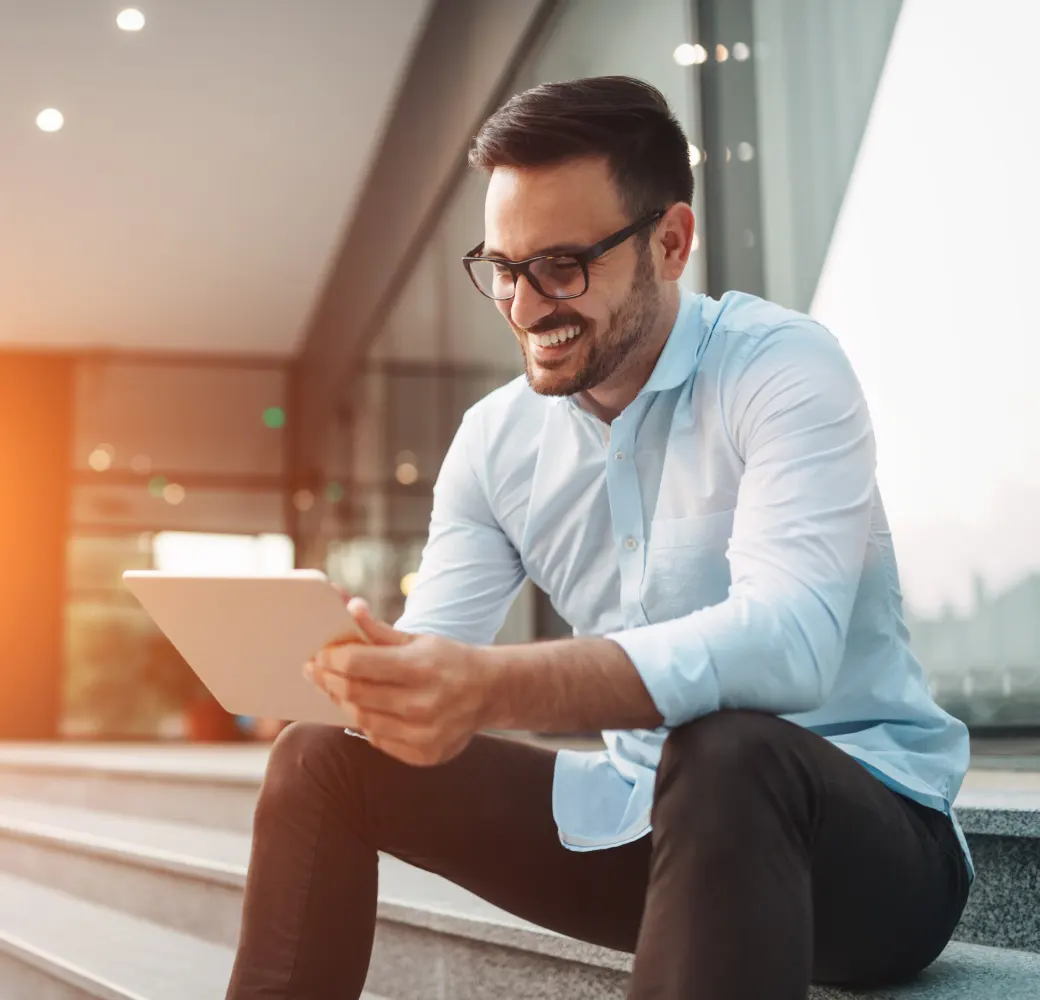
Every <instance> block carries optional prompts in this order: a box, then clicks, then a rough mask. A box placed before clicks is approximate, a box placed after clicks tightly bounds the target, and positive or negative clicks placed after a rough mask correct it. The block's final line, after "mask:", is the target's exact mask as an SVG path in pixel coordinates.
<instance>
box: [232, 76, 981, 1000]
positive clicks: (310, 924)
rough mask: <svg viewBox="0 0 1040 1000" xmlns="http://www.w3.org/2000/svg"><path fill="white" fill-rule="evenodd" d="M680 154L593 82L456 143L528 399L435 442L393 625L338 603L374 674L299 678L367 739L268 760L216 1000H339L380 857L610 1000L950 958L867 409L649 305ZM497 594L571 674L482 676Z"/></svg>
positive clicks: (669, 248) (917, 681)
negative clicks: (579, 969)
mask: <svg viewBox="0 0 1040 1000" xmlns="http://www.w3.org/2000/svg"><path fill="white" fill-rule="evenodd" d="M687 149H688V147H687V142H686V138H685V136H684V135H683V132H682V129H681V128H680V126H679V124H678V123H677V122H676V120H675V118H674V117H673V116H672V115H671V113H670V111H669V109H668V107H667V104H666V103H665V101H664V99H663V97H662V96H661V95H660V93H658V92H657V91H656V90H655V89H654V88H652V87H650V86H649V85H647V84H645V83H641V82H639V81H637V80H632V79H628V78H622V77H605V78H596V79H589V80H579V81H575V82H572V83H564V84H547V85H543V86H540V87H536V88H534V89H533V90H530V91H527V92H526V93H523V94H520V95H518V96H516V97H514V98H512V99H511V100H510V101H509V102H508V103H507V104H506V105H505V106H503V107H502V108H501V109H500V110H499V111H497V112H496V113H495V114H494V115H492V116H491V118H490V119H489V120H488V121H487V122H486V123H485V124H484V125H483V127H482V128H481V131H480V133H479V134H478V135H477V137H476V139H475V141H474V144H473V148H472V151H471V156H470V159H471V162H472V163H473V164H474V165H475V166H476V167H479V168H481V169H483V170H485V171H487V172H488V173H489V174H490V183H489V186H488V192H487V202H486V211H485V226H484V229H485V232H484V241H483V242H482V243H481V244H479V245H478V246H477V247H476V248H474V249H473V250H472V251H471V252H470V253H469V254H467V255H466V257H465V258H464V261H463V263H464V266H465V267H466V269H467V271H468V272H469V275H470V278H471V280H472V283H473V285H474V286H475V291H474V294H477V293H480V294H483V295H484V296H485V297H486V298H487V299H488V300H489V313H490V302H494V304H495V305H496V306H497V308H498V311H499V312H500V314H501V316H502V318H503V319H504V320H505V321H506V323H507V324H508V326H509V328H510V329H511V331H512V333H513V335H514V336H515V337H516V338H517V340H518V341H519V343H520V346H521V348H522V350H523V353H524V358H525V365H526V376H525V377H521V378H519V379H517V380H516V381H514V382H511V383H510V384H508V385H506V386H504V387H502V388H501V389H498V390H496V391H495V392H493V393H491V394H490V395H489V396H488V397H486V398H485V399H484V400H482V401H481V402H480V403H478V404H477V405H476V406H474V407H473V408H472V409H471V410H470V411H469V412H468V413H467V414H466V416H465V417H464V419H463V421H462V425H461V426H460V428H459V430H458V433H457V435H456V437H455V440H454V442H453V444H452V446H451V449H450V450H449V453H448V455H447V456H446V458H445V460H444V464H443V467H442V469H441V472H440V476H439V478H438V481H437V486H436V489H435V495H434V509H433V515H432V519H431V524H430V536H429V541H428V544H427V546H426V548H425V550H424V553H423V558H422V564H421V566H420V569H419V573H418V580H417V583H416V585H415V586H414V587H413V589H412V591H411V593H410V595H409V598H408V602H407V605H406V608H405V612H404V615H403V617H402V618H401V620H400V621H399V622H397V623H396V626H394V627H391V626H390V625H389V624H387V623H385V622H380V621H377V620H375V619H373V617H372V615H371V614H370V612H369V610H368V608H367V606H366V605H365V604H364V602H362V601H359V600H356V599H355V600H354V601H352V602H351V608H352V610H353V611H354V613H355V615H356V617H357V618H358V620H359V622H360V624H361V626H362V627H363V629H364V630H365V631H366V632H367V633H368V636H369V637H370V639H371V640H372V644H371V645H351V646H338V647H335V648H330V649H326V650H323V651H322V652H321V654H320V655H319V656H318V657H317V658H316V660H315V662H313V663H311V664H309V665H308V666H307V670H308V673H309V674H310V676H311V677H312V678H313V679H314V680H315V682H316V683H318V684H319V685H320V686H321V687H322V688H324V689H325V690H326V691H327V692H328V693H329V695H330V697H333V698H335V699H336V700H338V701H340V702H343V703H349V706H350V707H351V708H352V709H353V710H355V711H356V712H357V725H358V728H359V729H360V730H361V732H362V733H363V734H364V736H365V737H366V738H365V739H358V738H356V737H355V736H351V735H345V734H344V733H343V732H342V731H341V730H339V729H336V728H333V727H322V726H314V725H300V724H297V725H293V726H291V727H290V728H289V729H287V730H286V731H285V732H284V733H283V734H282V735H281V736H280V737H279V739H278V741H277V742H276V744H275V746H274V748H273V750H272V754H271V759H270V763H269V765H268V771H267V776H266V779H265V782H264V786H263V790H262V792H261V795H260V800H259V804H258V807H257V812H256V823H255V829H254V842H253V854H252V860H251V863H250V870H249V878H248V884H247V888H246V896H245V906H244V919H243V927H242V936H241V941H240V946H239V953H238V957H237V961H236V965H235V970H234V973H233V976H232V981H231V986H230V988H229V993H228V996H229V997H231V998H234V1000H245V998H260V997H274V996H278V997H286V998H289V997H292V998H301V1000H302V998H308V1000H323V998H328V1000H333V998H336V1000H344V998H356V997H358V996H359V995H360V993H361V991H362V987H363V984H364V981H365V975H366V970H367V967H368V962H369V957H370V952H371V946H372V938H373V932H374V926H375V912H376V890H377V852H379V851H383V852H386V853H389V854H392V855H395V856H396V857H398V858H401V859H403V860H405V861H408V862H411V863H412V864H415V865H418V866H420V867H422V868H426V869H428V870H429V871H432V872H436V873H438V874H440V875H443V876H445V877H447V878H449V879H451V880H453V881H455V882H457V883H458V884H460V885H462V886H465V887H466V888H467V889H470V890H472V891H473V892H475V893H477V894H478V895H480V896H482V897H484V898H485V899H487V900H490V901H491V902H492V903H495V904H497V905H498V906H500V907H503V908H505V909H506V910H509V911H511V912H512V913H515V914H517V915H519V916H521V917H524V918H526V919H528V920H530V921H533V922H535V923H537V924H540V925H543V926H545V927H549V928H552V929H553V930H556V931H559V932H561V933H563V934H568V935H571V936H573V937H577V938H582V939H584V940H586V941H590V942H594V943H596V944H600V945H605V946H608V947H611V948H617V949H622V950H625V951H629V952H633V953H634V955H635V960H634V967H633V974H632V980H631V987H630V996H631V997H632V998H633V1000H649V998H651V997H653V998H656V1000H679V998H683V1000H691V998H705V1000H735V998H751V997H753V998H756V1000H774V998H775V1000H795V998H804V997H805V996H806V994H807V990H808V984H809V982H810V981H811V980H812V979H816V980H819V981H826V982H834V983H847V984H873V983H881V982H890V981H894V980H898V979H901V978H903V977H906V976H909V975H911V974H913V973H915V972H916V971H918V970H919V969H921V968H923V967H924V966H926V965H927V964H928V963H930V962H931V961H932V959H934V958H935V957H936V956H937V955H938V954H939V953H940V952H941V951H942V949H943V947H944V946H945V945H946V943H947V941H948V940H949V938H950V936H951V933H952V931H953V928H954V926H955V924H956V922H957V920H958V918H959V916H960V913H961V910H962V908H963V906H964V903H965V899H966V895H967V890H968V884H969V881H970V878H971V867H970V860H969V859H968V857H967V850H966V847H965V845H964V839H963V836H962V835H961V833H960V829H959V827H958V825H957V823H956V820H955V819H954V817H953V814H952V810H951V803H952V801H953V799H954V798H955V797H956V794H957V790H958V788H959V786H960V782H961V779H962V777H963V774H964V770H965V768H966V766H967V761H968V739H967V732H966V730H965V728H964V726H963V725H962V724H961V723H960V722H958V721H956V720H954V719H953V718H951V717H950V716H949V715H947V714H946V713H945V712H943V711H942V710H941V709H940V708H939V707H938V706H937V705H936V704H935V703H934V701H933V700H932V698H931V696H930V694H929V690H928V685H927V682H926V680H925V678H924V676H923V674H922V671H921V667H920V665H919V664H918V663H917V661H916V660H915V659H914V657H913V655H912V653H911V652H910V649H909V646H908V637H907V632H906V628H905V626H904V623H903V620H902V612H901V599H900V593H899V584H898V577H897V572H896V565H895V558H894V555H893V551H892V544H891V538H890V535H889V532H888V527H887V524H886V520H885V514H884V510H883V507H882V503H881V499H880V496H879V493H878V490H877V486H876V483H875V471H874V466H875V455H874V440H873V434H872V430H871V425H870V418H869V415H868V412H867V407H866V404H865V402H864V399H863V395H862V392H861V389H860V386H859V385H858V383H857V381H856V378H855V376H854V374H853V372H852V371H851V369H850V366H849V364H848V361H847V360H846V358H845V356H844V355H843V353H842V351H841V349H840V347H839V346H838V344H837V342H836V341H835V340H834V339H833V337H832V336H831V335H830V334H829V333H828V332H827V331H826V330H824V329H822V328H821V327H820V326H819V325H818V324H816V323H815V322H813V321H812V320H811V319H809V318H808V317H806V316H803V315H800V314H797V313H793V312H790V311H788V310H786V309H782V308H780V307H779V306H776V305H773V304H771V303H768V302H764V301H762V300H760V299H756V298H754V297H752V296H748V295H744V294H740V293H736V292H732V293H729V294H727V295H724V296H723V297H722V299H721V300H719V301H714V300H712V299H709V298H707V297H705V296H701V295H690V294H688V293H685V292H682V291H680V288H679V285H678V279H679V277H680V276H681V274H682V272H683V269H684V268H685V266H686V264H687V261H688V257H689V254H690V248H691V244H692V239H693V233H694V217H693V213H692V211H691V208H690V203H691V200H692V194H693V179H692V176H691V171H690V166H689V161H688V154H687ZM525 577H529V578H530V579H532V580H533V581H534V582H535V583H536V584H538V586H540V587H541V588H542V589H543V590H545V591H546V592H547V593H548V594H549V595H550V597H551V599H552V601H553V603H554V605H555V607H556V608H557V609H558V610H559V612H560V614H561V615H562V616H563V617H564V618H565V619H566V620H567V621H568V622H569V623H570V624H571V625H572V626H573V627H574V631H575V637H574V638H573V639H567V640H561V641H555V642H544V643H532V644H529V645H520V646H493V645H491V644H490V643H491V641H492V639H493V637H494V636H495V634H496V632H497V631H498V629H499V627H500V626H501V624H502V621H503V618H504V616H505V614H506V611H507V609H508V607H509V605H510V603H511V601H512V599H513V598H514V596H515V595H516V592H517V590H518V589H519V587H520V586H521V584H522V582H523V580H524V578H525ZM485 729H527V730H535V731H539V732H552V731H556V732H573V731H576V730H581V731H585V730H592V729H601V730H604V739H605V742H606V747H607V748H606V750H605V751H603V752H590V753H579V752H575V751H566V750H565V751H559V752H553V751H551V750H548V749H545V748H540V747H535V746H531V745H528V744H524V743H520V742H514V741H509V740H505V739H502V738H497V737H494V736H490V735H486V734H483V733H482V732H481V731H482V730H485Z"/></svg>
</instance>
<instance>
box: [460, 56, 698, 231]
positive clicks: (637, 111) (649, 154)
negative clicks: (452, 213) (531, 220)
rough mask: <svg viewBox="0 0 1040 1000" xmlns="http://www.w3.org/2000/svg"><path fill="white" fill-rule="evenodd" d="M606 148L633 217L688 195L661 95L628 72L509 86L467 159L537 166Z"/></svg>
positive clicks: (679, 134) (673, 121)
mask: <svg viewBox="0 0 1040 1000" xmlns="http://www.w3.org/2000/svg"><path fill="white" fill-rule="evenodd" d="M579 156H605V157H606V158H607V162H608V164H609V167H610V174H611V177H612V178H613V179H614V183H615V184H616V185H617V189H618V193H619V194H620V196H621V201H622V203H623V204H624V206H625V208H626V209H627V211H628V212H630V213H631V215H632V218H633V221H634V220H635V219H637V218H641V217H643V216H644V215H648V214H649V213H650V212H653V211H655V210H657V209H659V208H668V207H669V206H670V205H672V204H674V203H675V202H677V201H684V202H686V203H687V204H689V203H691V202H692V201H693V171H692V170H691V168H690V147H689V143H688V141H687V139H686V135H685V133H684V132H683V130H682V126H681V125H680V124H679V121H678V119H677V118H676V117H675V115H674V114H672V111H671V109H670V108H669V107H668V102H667V101H666V100H665V99H664V95H663V94H662V93H661V92H660V91H659V90H658V89H657V88H656V87H653V86H651V85H650V84H649V83H645V82H644V81H642V80H636V79H634V78H633V77H630V76H593V77H587V78H586V79H583V80H571V81H570V82H568V83H543V84H539V85H538V86H537V87H532V88H531V89H530V90H525V91H524V92H523V93H522V94H516V95H514V96H513V97H511V98H510V99H509V100H508V101H506V103H505V104H503V105H502V107H500V108H499V109H498V110H497V111H496V112H495V113H494V114H493V115H491V117H490V118H488V119H487V121H485V122H484V124H483V125H482V126H481V127H480V131H479V132H478V133H477V135H476V137H475V138H474V140H473V145H472V147H471V148H470V151H469V162H470V164H471V165H472V166H474V167H480V168H481V169H483V170H486V171H488V172H489V173H490V172H491V171H492V170H493V169H494V168H495V167H541V166H548V165H550V164H555V163H561V162H563V161H564V160H569V159H572V158H574V157H579Z"/></svg>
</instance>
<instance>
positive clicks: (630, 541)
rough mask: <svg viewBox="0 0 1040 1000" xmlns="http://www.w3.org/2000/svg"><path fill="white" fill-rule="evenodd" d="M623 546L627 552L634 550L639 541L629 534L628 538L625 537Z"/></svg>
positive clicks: (637, 546)
mask: <svg viewBox="0 0 1040 1000" xmlns="http://www.w3.org/2000/svg"><path fill="white" fill-rule="evenodd" d="M625 548H626V549H628V551H629V552H635V550H636V549H638V548H639V542H637V541H636V540H635V539H634V538H633V537H632V536H631V535H629V536H628V538H626V539H625Z"/></svg>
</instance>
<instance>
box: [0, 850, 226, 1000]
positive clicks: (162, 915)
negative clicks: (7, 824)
mask: <svg viewBox="0 0 1040 1000" xmlns="http://www.w3.org/2000/svg"><path fill="white" fill-rule="evenodd" d="M0 871H4V872H7V873H9V874H11V875H16V876H18V877H20V878H24V879H28V880H30V881H32V882H35V883H37V884H38V885H45V886H49V887H50V888H52V889H58V890H60V891H61V892H66V893H69V894H70V895H73V896H78V897H79V898H80V899H86V900H89V901H90V902H93V903H100V904H102V905H103V906H109V907H112V908H113V909H117V910H122V911H123V912H124V913H129V914H132V915H133V916H136V917H143V918H144V919H146V920H151V921H153V922H154V923H158V924H163V925H165V926H167V927H171V928H173V929H175V930H179V931H183V932H185V933H187V934H194V935H195V936H196V937H200V938H202V939H203V940H206V941H213V942H216V943H219V944H227V945H231V946H234V945H235V944H236V943H237V941H238V929H239V926H240V923H241V919H242V887H241V886H233V885H223V884H221V883H219V882H214V881H210V880H203V879H196V878H191V877H187V876H185V875H182V874H180V873H177V872H169V871H163V870H158V869H154V868H150V867H143V866H139V865H134V864H127V863H126V862H124V861H121V860H117V859H115V858H110V857H105V856H99V855H95V854H90V853H84V852H81V851H78V850H70V849H68V848H67V847H66V846H65V845H60V844H54V843H51V842H47V841H44V840H35V839H22V838H18V837H13V836H11V835H10V834H9V833H6V832H3V833H0ZM5 1000H6V998H5Z"/></svg>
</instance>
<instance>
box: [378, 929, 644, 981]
mask: <svg viewBox="0 0 1040 1000" xmlns="http://www.w3.org/2000/svg"><path fill="white" fill-rule="evenodd" d="M628 979H629V976H628V973H625V972H620V971H614V970H611V969H602V968H595V967H592V966H588V965H583V964H581V963H578V962H570V961H565V960H562V959H558V958H551V957H548V956H545V955H537V954H533V953H530V952H524V951H520V950H518V949H515V948H508V947H502V946H500V945H489V944H484V943H481V942H474V941H467V940H466V939H464V938H459V937H454V936H452V935H447V934H439V933H437V932H436V931H430V930H426V929H423V928H417V927H408V926H406V925H403V924H394V923H388V922H384V921H380V923H379V927H378V930H377V932H376V943H375V947H374V948H373V952H372V963H371V965H370V966H369V973H368V980H367V982H366V985H367V986H368V987H369V988H371V989H373V990H375V991H376V992H378V993H381V994H384V995H386V996H391V997H393V998H394V1000H487V998H488V997H508V998H509V1000H559V998H561V997H567V998H568V1000H571V998H574V1000H580V998H585V997H588V998H595V1000H625V997H626V995H627V987H628Z"/></svg>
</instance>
